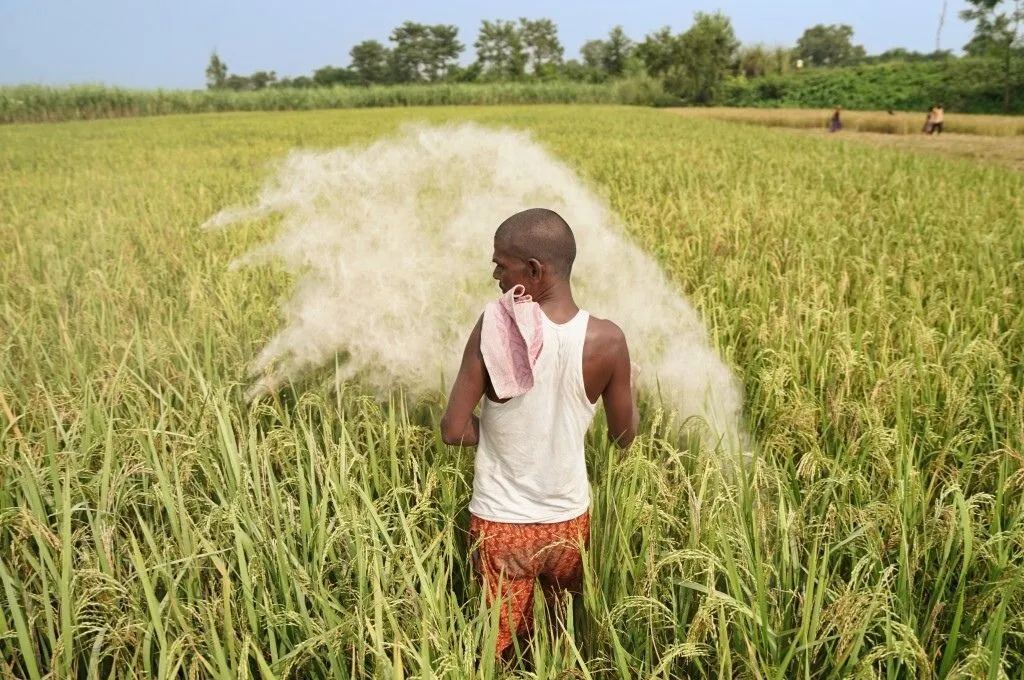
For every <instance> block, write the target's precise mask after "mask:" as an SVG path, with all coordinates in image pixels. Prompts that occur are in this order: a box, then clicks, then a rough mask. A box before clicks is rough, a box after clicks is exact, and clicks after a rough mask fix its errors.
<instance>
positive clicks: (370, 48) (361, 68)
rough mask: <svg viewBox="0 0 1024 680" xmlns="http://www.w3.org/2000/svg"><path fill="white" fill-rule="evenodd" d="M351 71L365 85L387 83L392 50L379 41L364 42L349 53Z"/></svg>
mask: <svg viewBox="0 0 1024 680" xmlns="http://www.w3.org/2000/svg"><path fill="white" fill-rule="evenodd" d="M348 56H349V58H350V59H351V61H350V62H349V67H348V68H349V70H350V71H351V72H352V73H353V74H354V75H355V78H356V80H357V81H358V82H359V83H361V84H363V85H372V84H379V83H386V82H387V80H388V62H389V58H390V50H388V48H386V47H384V45H382V44H381V43H380V42H379V41H377V40H364V41H363V42H361V43H359V44H357V45H354V46H353V47H352V49H351V50H349V52H348Z"/></svg>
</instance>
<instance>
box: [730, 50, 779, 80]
mask: <svg viewBox="0 0 1024 680" xmlns="http://www.w3.org/2000/svg"><path fill="white" fill-rule="evenodd" d="M769 69H771V57H770V56H769V53H768V50H767V49H765V47H764V45H744V46H743V47H740V48H739V50H738V51H737V53H736V66H735V71H736V73H737V74H739V75H742V76H745V77H747V78H758V77H760V76H764V75H767V74H768V73H769Z"/></svg>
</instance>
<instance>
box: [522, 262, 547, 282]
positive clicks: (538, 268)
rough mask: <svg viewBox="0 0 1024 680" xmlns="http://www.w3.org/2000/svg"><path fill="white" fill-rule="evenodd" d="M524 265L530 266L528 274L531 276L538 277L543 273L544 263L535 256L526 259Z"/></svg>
mask: <svg viewBox="0 0 1024 680" xmlns="http://www.w3.org/2000/svg"><path fill="white" fill-rule="evenodd" d="M526 265H527V266H528V267H529V268H530V276H531V277H532V278H535V279H539V278H540V277H541V274H543V273H544V265H542V264H541V263H540V260H538V259H536V258H533V257H531V258H530V259H529V260H527V261H526Z"/></svg>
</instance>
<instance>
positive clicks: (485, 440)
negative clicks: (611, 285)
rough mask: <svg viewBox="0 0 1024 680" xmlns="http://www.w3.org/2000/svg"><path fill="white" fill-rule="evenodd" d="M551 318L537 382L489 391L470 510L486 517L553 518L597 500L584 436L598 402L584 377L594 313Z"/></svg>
mask: <svg viewBox="0 0 1024 680" xmlns="http://www.w3.org/2000/svg"><path fill="white" fill-rule="evenodd" d="M542 317H543V321H544V347H543V349H542V350H541V353H540V356H539V357H537V363H536V365H535V366H534V369H533V376H534V382H533V387H532V388H531V389H530V390H529V391H528V392H526V393H525V394H523V395H521V396H518V397H513V398H512V399H510V400H509V401H507V402H505V403H504V404H500V403H497V402H494V401H491V400H490V399H489V398H488V397H487V395H484V400H483V406H482V407H481V409H480V441H479V443H478V445H477V452H476V472H475V476H474V479H473V498H472V500H470V502H469V511H470V512H471V513H473V514H474V515H476V516H477V517H480V518H482V519H485V520H489V521H492V522H510V523H517V524H522V523H534V522H536V523H553V522H564V521H567V520H570V519H573V518H575V517H579V516H580V515H582V514H583V513H584V512H586V511H587V509H588V508H589V507H590V483H589V481H588V479H587V465H586V461H585V460H584V457H583V438H584V435H586V432H587V429H588V428H589V427H590V422H591V421H592V420H593V418H594V412H595V411H596V410H597V405H596V404H591V403H590V400H589V399H588V398H587V390H586V387H585V386H584V384H583V343H584V342H585V341H586V338H587V323H588V322H589V321H590V315H589V314H588V313H587V312H585V311H583V310H580V311H579V312H578V313H577V314H576V316H575V317H573V318H572V319H571V320H569V321H567V322H565V323H564V324H556V323H554V322H552V321H551V320H550V319H548V317H547V316H546V315H543V313H542Z"/></svg>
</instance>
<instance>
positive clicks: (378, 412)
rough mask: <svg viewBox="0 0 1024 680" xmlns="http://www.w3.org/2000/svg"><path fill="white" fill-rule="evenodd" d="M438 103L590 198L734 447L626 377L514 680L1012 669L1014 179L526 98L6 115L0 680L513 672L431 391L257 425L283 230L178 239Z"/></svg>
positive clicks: (333, 404) (1023, 208)
mask: <svg viewBox="0 0 1024 680" xmlns="http://www.w3.org/2000/svg"><path fill="white" fill-rule="evenodd" d="M465 120H474V121H478V122H480V123H481V124H483V125H487V126H495V127H501V126H509V127H513V128H516V129H529V130H532V131H533V134H534V136H535V138H536V139H538V140H539V141H540V142H541V143H542V144H544V146H546V147H547V148H548V149H549V150H551V151H552V152H553V153H554V154H556V155H557V156H558V157H559V158H562V159H564V160H565V161H566V162H567V163H568V164H569V165H570V166H571V167H572V168H573V169H575V170H576V171H577V172H578V173H579V174H580V175H581V176H582V177H583V178H584V179H585V180H586V181H587V182H589V183H590V184H592V185H593V186H594V187H595V188H596V189H597V190H598V191H599V192H600V193H601V194H602V195H604V196H605V197H606V198H607V200H608V202H609V204H610V206H611V208H612V209H613V210H614V211H615V213H616V214H617V215H618V216H619V218H620V219H621V221H622V224H623V228H624V230H625V232H626V233H627V234H628V236H629V237H630V238H631V239H632V240H633V241H634V242H635V243H637V244H638V245H639V246H641V247H642V248H644V249H645V250H646V251H647V252H649V253H650V254H651V255H652V256H653V257H654V258H655V259H656V260H657V261H658V263H659V264H660V265H661V266H662V268H663V270H664V272H665V273H666V275H667V277H668V278H669V279H670V280H671V282H672V283H673V284H674V285H676V286H677V287H678V289H679V290H680V291H681V292H682V293H683V294H685V295H686V296H687V297H688V298H689V299H690V300H691V301H692V302H693V304H694V305H695V306H696V307H697V308H698V310H699V311H700V313H701V314H702V316H703V318H704V320H705V323H706V325H707V328H708V332H709V335H710V337H711V339H712V342H713V344H714V346H715V347H716V348H717V349H718V351H719V352H720V353H721V355H722V357H723V358H724V359H725V361H726V362H727V363H728V364H729V365H730V366H731V367H732V368H733V369H734V370H735V372H736V373H737V374H738V376H739V377H740V380H741V382H742V384H743V386H744V389H745V416H746V420H747V422H748V423H749V427H750V430H751V434H752V436H753V439H754V440H755V441H756V442H757V451H756V456H755V457H754V458H753V460H751V461H749V462H748V464H747V466H746V467H745V468H743V469H742V471H741V472H737V471H736V470H735V469H733V468H731V467H730V466H729V465H727V464H725V463H724V462H723V460H722V454H721V453H719V452H716V451H713V450H707V449H705V448H702V447H701V446H698V445H696V444H694V443H693V442H689V443H687V442H684V441H683V440H682V439H681V438H680V437H679V436H678V423H677V422H676V421H674V420H673V418H672V414H671V404H667V405H666V404H659V403H657V402H656V401H655V400H654V399H653V398H652V397H651V396H650V395H648V396H647V397H646V398H645V402H644V404H643V406H642V412H643V416H644V417H643V423H642V434H641V436H640V437H639V439H638V441H637V443H635V444H634V446H633V447H632V448H631V449H630V450H629V451H628V452H626V453H622V454H619V453H617V452H615V451H614V450H613V449H612V448H611V447H609V446H608V445H607V444H606V443H605V441H604V440H605V434H604V429H603V428H604V425H603V424H602V422H601V419H600V418H599V419H598V421H597V423H596V427H595V428H594V431H593V432H592V433H591V435H590V436H589V438H588V443H587V458H588V466H589V469H590V474H591V479H592V495H593V501H592V521H593V534H592V545H591V550H590V553H589V556H588V560H587V573H586V587H585V592H584V595H583V597H582V601H581V602H580V603H579V606H578V608H577V610H576V612H575V614H574V616H573V617H572V618H571V619H570V622H569V628H570V632H571V635H569V636H551V635H549V634H548V633H547V631H546V629H545V628H544V627H540V628H539V631H540V632H539V634H538V635H537V637H536V638H535V639H534V641H533V643H532V652H531V657H532V659H531V663H532V668H533V670H532V675H530V676H526V675H525V671H521V670H520V671H515V670H514V671H511V672H510V673H511V674H513V675H514V674H516V673H519V674H522V676H523V677H538V678H556V677H566V675H567V674H568V675H572V676H573V677H600V678H611V677H621V678H636V677H663V678H668V677H689V678H720V677H729V678H733V677H735V678H779V679H782V678H847V677H864V678H868V677H871V678H873V677H884V678H979V677H982V678H992V679H993V680H995V679H996V678H1002V677H1010V678H1022V677H1024V670H1022V669H1024V557H1022V555H1024V506H1022V501H1024V496H1022V488H1024V366H1022V363H1021V357H1022V356H1024V311H1022V310H1024V284H1022V276H1024V204H1022V201H1024V174H1021V173H1019V172H1016V171H1014V170H1012V169H1009V168H1007V167H1004V166H1002V165H1000V164H997V163H987V162H977V161H970V160H966V159H959V158H951V157H948V156H936V155H931V154H917V153H907V152H906V151H903V150H893V149H887V148H879V147H877V146H872V145H869V144H849V143H843V144H836V143H834V141H835V140H834V139H831V138H829V139H821V138H818V136H817V135H797V134H792V133H782V132H779V131H774V130H766V129H762V128H758V127H752V126H740V125H735V124H731V123H728V122H722V121H715V120H698V119H690V118H684V117H681V116H675V115H671V114H667V113H665V112H658V111H653V110H643V109H636V108H625V107H572V108H560V107H547V106H538V107H494V108H480V109H471V108H430V109H404V110H385V111H345V112H339V111H325V112H301V113H272V114H268V113H258V114H221V115H196V116H184V117H167V118H147V119H137V120H120V121H96V122H89V123H68V124H58V125H45V126H44V125H30V126H29V125H10V126H5V127H0V238H2V239H3V242H4V244H5V248H4V249H3V252H0V278H2V280H3V281H4V287H3V288H2V289H0V396H2V403H0V407H2V408H0V604H2V606H0V677H16V678H23V677H26V678H32V679H33V680H37V679H39V678H42V677H44V676H46V675H48V674H52V676H53V677H89V678H92V677H97V678H98V677H104V678H131V677H162V678H163V677H168V678H169V677H216V678H224V679H227V678H237V677H250V676H251V677H263V678H271V677H296V678H297V677H302V678H316V677H330V678H362V677H434V678H453V679H454V678H466V677H492V676H496V675H501V674H502V673H503V671H500V670H497V669H494V668H493V667H492V665H491V661H490V657H489V655H488V654H487V653H486V649H487V646H488V644H493V640H494V636H495V634H496V626H495V622H494V620H493V619H492V618H489V617H488V614H487V612H486V611H484V610H483V609H482V608H481V605H480V601H479V589H478V587H477V586H476V585H475V583H474V581H473V579H472V577H471V569H470V564H469V560H468V558H467V547H468V546H467V541H466V537H465V528H466V525H467V519H468V518H467V515H466V510H465V506H466V503H467V501H468V495H469V491H470V488H471V487H470V484H471V478H472V454H471V453H467V452H462V451H460V450H458V449H455V448H450V447H446V446H445V445H444V444H443V443H442V442H441V441H440V437H439V436H438V432H437V422H436V420H437V417H438V415H439V410H440V408H441V407H442V405H443V396H442V393H441V391H440V390H441V387H442V385H441V384H440V381H439V385H438V390H439V391H438V394H437V395H435V396H433V397H429V398H426V399H423V400H419V401H415V402H409V401H408V400H406V399H405V398H404V397H403V395H402V394H400V393H398V392H396V393H395V394H393V395H392V396H391V398H390V399H389V400H386V401H384V402H379V401H377V400H375V399H373V398H371V397H368V396H366V395H365V394H363V392H362V391H361V389H360V386H359V384H358V383H350V384H344V385H331V380H330V379H329V377H325V374H322V373H314V375H312V376H311V377H310V379H309V381H308V382H307V383H303V384H301V385H296V386H293V387H291V388H289V389H288V390H286V391H285V392H284V393H282V394H281V395H280V397H279V398H277V399H270V400H266V401H264V402H261V403H259V404H256V405H252V406H249V405H246V404H245V402H244V400H243V399H242V398H241V395H242V394H243V392H244V390H245V388H246V386H247V385H246V383H245V381H244V375H245V371H246V366H247V364H248V362H249V361H250V360H251V359H252V357H253V356H254V355H255V354H256V353H257V352H258V351H259V349H260V348H261V347H262V346H263V344H264V343H265V342H266V341H267V339H268V338H269V337H271V336H272V335H273V334H274V333H275V331H276V329H277V327H278V325H279V322H280V320H279V318H278V310H277V306H276V305H277V300H278V299H279V298H280V297H281V296H284V295H286V294H287V293H288V292H289V290H290V289H291V285H292V283H293V281H292V279H291V277H289V276H287V275H285V274H284V273H283V272H282V271H280V270H279V269H277V268H275V267H272V266H271V267H266V268H263V269H258V270H256V269H242V270H231V269H229V268H228V263H229V262H230V261H231V260H232V259H233V258H234V257H236V256H238V255H240V254H242V253H244V252H246V251H247V250H248V249H250V248H251V247H253V246H255V245H257V244H258V243H260V242H262V241H263V240H265V238H266V237H267V235H268V234H271V233H273V231H274V229H275V226H276V222H275V220H274V219H266V220H262V221H259V222H257V223H255V224H251V225H249V226H246V227H244V228H240V229H237V230H234V231H232V232H230V233H226V232H214V231H203V230H201V229H200V228H199V225H201V224H202V223H203V222H204V221H205V220H206V219H207V218H208V217H210V216H211V215H213V214H215V213H216V212H217V211H218V210H220V209H221V208H223V207H225V206H228V205H235V204H244V203H249V202H251V201H252V200H253V197H254V195H255V194H256V192H257V190H258V188H259V187H260V185H261V184H262V182H263V180H264V179H265V178H266V177H267V176H268V175H269V174H270V172H271V167H272V165H271V164H272V163H273V162H274V161H275V160H277V159H279V158H281V157H282V156H283V155H285V154H286V153H288V152H289V151H290V150H292V149H294V148H297V147H298V148H316V149H326V148H334V147H338V146H344V145H351V144H366V143H367V142H368V141H370V140H373V139H377V138H380V137H382V136H387V135H390V134H393V133H394V132H395V131H396V130H398V129H399V127H400V126H401V125H402V124H403V123H405V122H408V121H423V122H427V123H438V124H440V123H444V122H451V121H465ZM929 141H931V140H929ZM942 143H946V140H945V138H943V140H942ZM579 247H580V248H581V249H583V248H586V247H587V244H586V243H585V242H581V243H580V244H579ZM489 256H490V253H487V252H484V253H481V254H480V257H481V258H483V259H484V260H486V259H488V258H489ZM439 303H440V304H443V301H439ZM583 303H584V306H588V305H595V306H597V305H599V303H600V301H597V300H595V301H587V300H584V301H583ZM637 304H638V305H641V304H643V300H642V299H638V301H637ZM467 330H468V329H467ZM438 351H439V352H457V351H459V348H449V347H445V348H439V349H438ZM328 369H329V367H328V368H325V371H327V370H328ZM335 388H337V389H335ZM541 614H542V612H541ZM478 660H480V661H479V663H478Z"/></svg>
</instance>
